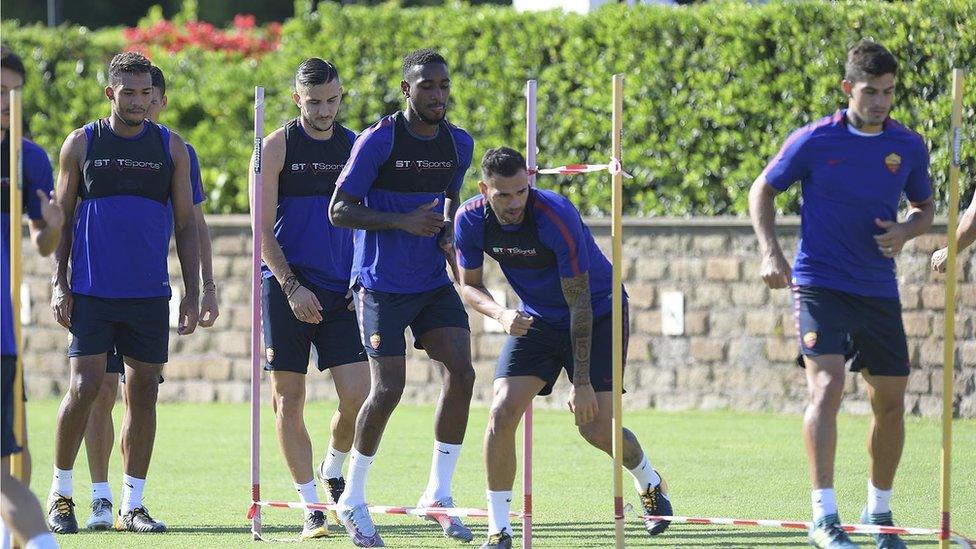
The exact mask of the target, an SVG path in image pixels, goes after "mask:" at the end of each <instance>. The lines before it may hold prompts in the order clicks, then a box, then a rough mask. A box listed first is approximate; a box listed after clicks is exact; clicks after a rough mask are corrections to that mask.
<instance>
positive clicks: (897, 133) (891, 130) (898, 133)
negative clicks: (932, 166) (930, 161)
mask: <svg viewBox="0 0 976 549" xmlns="http://www.w3.org/2000/svg"><path fill="white" fill-rule="evenodd" d="M885 133H886V134H888V136H889V137H891V138H893V139H900V140H905V141H908V142H910V143H912V144H914V145H918V146H920V147H925V138H924V137H922V134H920V133H918V132H916V131H915V130H913V129H911V128H909V127H908V126H906V125H904V124H902V123H901V122H899V121H897V120H895V119H894V118H888V120H887V121H886V122H885Z"/></svg>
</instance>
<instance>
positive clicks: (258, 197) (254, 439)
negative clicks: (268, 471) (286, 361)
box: [251, 86, 264, 540]
mask: <svg viewBox="0 0 976 549" xmlns="http://www.w3.org/2000/svg"><path fill="white" fill-rule="evenodd" d="M263 141H264V88H262V87H260V86H257V87H255V88H254V156H253V157H252V159H251V161H252V167H253V170H254V174H253V179H252V181H253V183H252V185H251V503H252V506H253V507H252V509H253V511H254V513H253V515H252V516H251V536H252V538H253V539H254V540H260V539H261V509H260V507H258V506H256V505H255V504H256V503H257V502H258V501H260V499H261V359H262V356H263V355H262V353H261V222H262V221H261V219H262V212H263V206H264V204H263V202H264V200H263V197H262V194H261V193H262V189H263V180H262V173H261V146H262V144H263Z"/></svg>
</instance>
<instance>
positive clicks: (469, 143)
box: [447, 128, 474, 194]
mask: <svg viewBox="0 0 976 549" xmlns="http://www.w3.org/2000/svg"><path fill="white" fill-rule="evenodd" d="M452 131H453V132H454V146H455V147H456V148H457V157H458V169H457V171H455V172H454V179H452V180H451V184H450V185H448V187H447V192H448V193H449V194H458V193H460V192H461V187H462V186H463V185H464V175H465V174H466V173H467V172H468V168H470V167H471V157H472V156H473V155H474V138H472V137H471V136H470V135H469V134H468V132H466V131H464V130H462V129H460V128H453V129H452Z"/></svg>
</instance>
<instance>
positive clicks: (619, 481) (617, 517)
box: [610, 74, 624, 548]
mask: <svg viewBox="0 0 976 549" xmlns="http://www.w3.org/2000/svg"><path fill="white" fill-rule="evenodd" d="M623 114H624V76H623V75H622V74H615V75H613V138H612V141H613V160H612V161H611V162H612V163H617V162H619V161H620V160H621V143H620V139H621V133H622V131H623ZM618 166H619V164H618ZM611 173H612V176H611V177H612V179H613V191H612V193H613V194H612V204H613V225H612V228H611V231H610V239H611V241H612V242H613V521H614V528H615V536H616V540H617V547H618V548H620V547H623V546H624V496H623V478H622V475H623V453H624V439H623V434H624V431H623V410H622V398H621V395H622V390H623V370H624V338H623V331H624V315H623V313H624V307H623V295H622V293H623V292H622V283H623V280H622V279H623V276H622V274H623V273H622V271H623V257H622V256H623V254H622V250H621V248H622V242H623V223H622V220H621V217H622V216H623V199H624V196H623V195H624V193H623V187H624V177H623V170H621V169H616V170H611Z"/></svg>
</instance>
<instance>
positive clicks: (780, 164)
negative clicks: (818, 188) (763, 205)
mask: <svg viewBox="0 0 976 549" xmlns="http://www.w3.org/2000/svg"><path fill="white" fill-rule="evenodd" d="M809 135H810V131H809V130H808V129H807V128H800V129H799V130H797V131H795V132H793V133H792V134H790V136H789V137H788V138H786V142H785V143H783V147H782V148H781V149H780V150H779V152H778V153H777V154H776V156H774V157H773V159H772V160H770V161H769V164H768V165H767V166H766V169H765V170H763V176H765V179H766V183H767V184H768V185H769V186H771V187H772V188H774V189H776V190H777V191H780V192H782V191H785V190H786V189H788V188H790V185H792V184H793V183H795V182H797V181H799V180H801V179H803V178H804V177H805V176H806V175H807V173H808V171H809V167H808V163H807V161H806V155H805V154H804V148H805V147H804V145H805V144H806V143H807V140H808V138H809Z"/></svg>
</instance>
